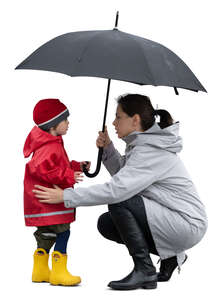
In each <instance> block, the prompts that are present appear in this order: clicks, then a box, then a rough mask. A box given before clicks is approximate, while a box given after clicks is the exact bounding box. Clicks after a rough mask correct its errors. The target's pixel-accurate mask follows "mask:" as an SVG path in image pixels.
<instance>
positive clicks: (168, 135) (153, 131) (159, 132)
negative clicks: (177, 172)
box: [123, 122, 183, 153]
mask: <svg viewBox="0 0 222 300" xmlns="http://www.w3.org/2000/svg"><path fill="white" fill-rule="evenodd" d="M123 140H124V141H125V142H126V144H127V146H129V145H130V146H138V145H140V146H141V145H149V146H153V147H156V148H160V149H164V150H166V151H169V152H173V153H178V152H180V151H181V150H182V147H183V145H182V138H181V137H180V136H179V122H177V123H174V124H173V125H171V126H168V127H166V128H164V129H161V128H160V126H159V125H158V124H157V123H154V125H153V126H152V127H151V128H149V129H148V130H146V131H144V132H139V131H134V132H132V133H130V134H129V135H128V136H126V137H124V138H123Z"/></svg>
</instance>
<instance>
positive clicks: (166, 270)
mask: <svg viewBox="0 0 222 300" xmlns="http://www.w3.org/2000/svg"><path fill="white" fill-rule="evenodd" d="M186 260H187V255H186V257H185V259H184V261H183V264H184V263H185V261H186ZM177 267H178V263H177V257H176V256H173V257H170V258H167V259H164V260H162V261H161V264H160V272H159V273H158V274H157V275H158V281H159V282H163V281H168V280H170V278H171V276H172V274H173V271H174V270H175V269H176V268H177Z"/></svg>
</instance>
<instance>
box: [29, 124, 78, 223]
mask: <svg viewBox="0 0 222 300" xmlns="http://www.w3.org/2000/svg"><path fill="white" fill-rule="evenodd" d="M23 153H24V156H25V157H29V156H30V154H31V153H33V156H32V158H31V160H30V161H29V162H28V163H27V164H26V168H25V177H24V214H25V224H26V226H47V225H54V224H63V223H71V222H73V221H74V220H75V209H67V208H65V206H64V204H63V203H61V204H53V205H52V204H45V203H41V202H39V200H38V198H36V197H35V195H34V193H33V192H32V190H33V189H34V185H35V184H39V185H43V186H45V187H53V184H56V185H58V186H59V187H60V188H62V189H65V188H68V187H73V185H74V184H75V179H74V171H81V169H80V163H79V162H76V161H74V160H72V161H71V162H70V161H69V159H68V156H67V154H66V151H65V149H64V145H63V140H62V137H61V136H53V135H51V134H49V133H48V132H45V131H43V130H41V129H40V128H38V127H37V126H35V127H34V128H33V129H32V131H31V132H30V133H29V135H28V137H27V139H26V141H25V145H24V149H23Z"/></svg>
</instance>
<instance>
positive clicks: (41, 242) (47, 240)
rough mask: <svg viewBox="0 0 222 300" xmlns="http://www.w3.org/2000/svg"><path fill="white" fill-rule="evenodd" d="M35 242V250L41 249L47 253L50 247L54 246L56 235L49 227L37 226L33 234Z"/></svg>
mask: <svg viewBox="0 0 222 300" xmlns="http://www.w3.org/2000/svg"><path fill="white" fill-rule="evenodd" d="M34 236H35V238H36V241H37V248H43V249H44V250H45V251H46V252H47V253H49V251H50V249H51V248H52V246H53V245H54V244H55V241H56V237H57V234H56V233H55V232H54V231H53V228H51V226H39V227H38V229H37V230H36V231H35V232H34Z"/></svg>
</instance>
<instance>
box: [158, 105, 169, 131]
mask: <svg viewBox="0 0 222 300" xmlns="http://www.w3.org/2000/svg"><path fill="white" fill-rule="evenodd" d="M155 115H158V116H160V122H159V123H158V125H159V126H160V128H161V129H163V128H166V127H168V126H170V125H172V124H173V118H172V117H171V115H170V113H169V112H168V111H167V110H165V109H157V110H155Z"/></svg>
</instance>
